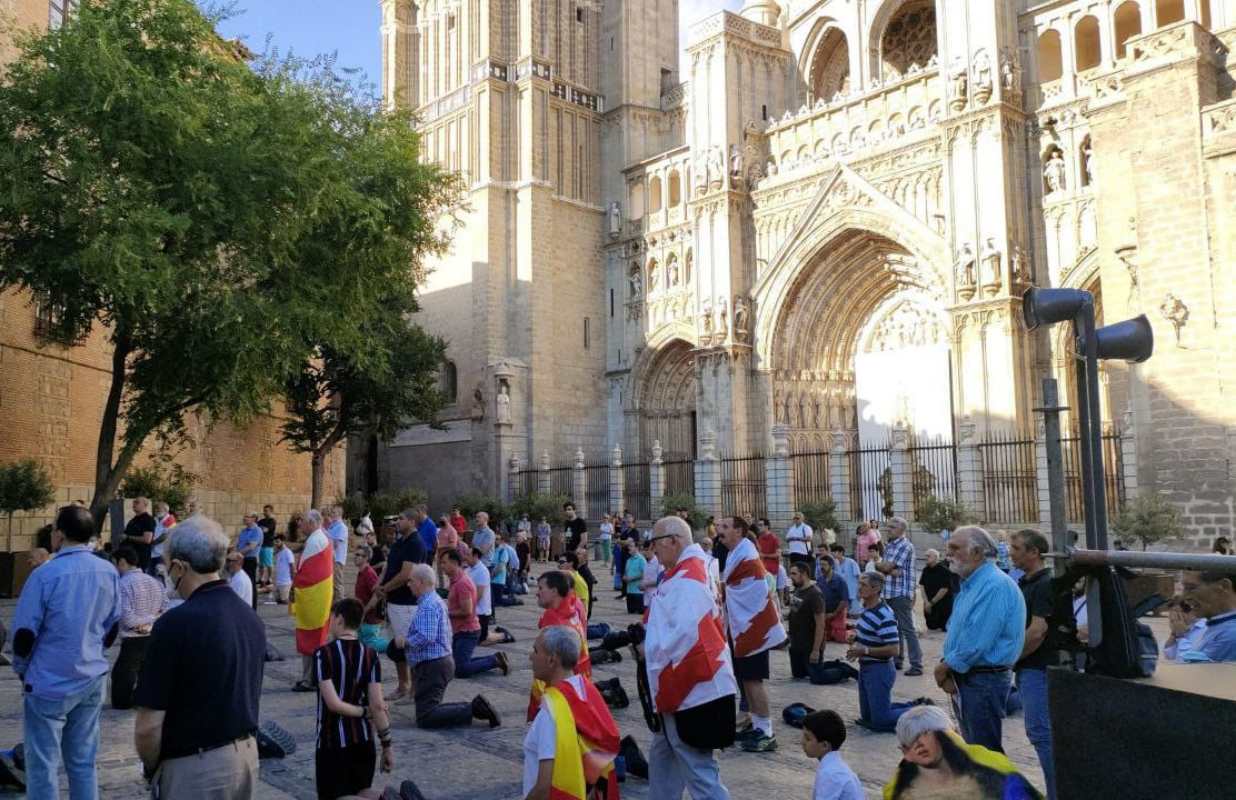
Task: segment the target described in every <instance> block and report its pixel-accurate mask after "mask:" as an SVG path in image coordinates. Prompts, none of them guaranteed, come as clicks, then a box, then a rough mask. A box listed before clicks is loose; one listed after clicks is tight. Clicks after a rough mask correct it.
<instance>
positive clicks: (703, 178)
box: [693, 153, 708, 193]
mask: <svg viewBox="0 0 1236 800" xmlns="http://www.w3.org/2000/svg"><path fill="white" fill-rule="evenodd" d="M693 177H694V178H695V191H696V192H697V193H698V192H703V191H704V190H705V189H706V188H707V187H708V158H707V157H706V156H705V155H704V154H703V153H700V154H699V155H697V156H696V157H695V174H694V175H693Z"/></svg>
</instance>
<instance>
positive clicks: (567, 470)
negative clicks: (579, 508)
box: [549, 467, 579, 503]
mask: <svg viewBox="0 0 1236 800" xmlns="http://www.w3.org/2000/svg"><path fill="white" fill-rule="evenodd" d="M574 484H575V469H574V467H554V468H553V469H551V470H549V493H550V494H561V495H566V496H567V497H568V498H569V499H570V500H571V502H574V503H578V502H579V499H578V498H576V497H574V494H575V486H574Z"/></svg>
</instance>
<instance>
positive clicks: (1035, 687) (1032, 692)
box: [1017, 669, 1056, 800]
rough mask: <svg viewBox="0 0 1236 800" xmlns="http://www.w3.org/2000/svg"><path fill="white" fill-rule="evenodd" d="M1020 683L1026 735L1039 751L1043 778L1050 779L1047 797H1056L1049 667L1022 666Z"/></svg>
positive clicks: (1018, 677) (1018, 683) (1053, 798)
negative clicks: (1048, 694)
mask: <svg viewBox="0 0 1236 800" xmlns="http://www.w3.org/2000/svg"><path fill="white" fill-rule="evenodd" d="M1017 685H1018V686H1019V687H1020V688H1021V701H1022V707H1023V708H1024V709H1025V712H1026V720H1025V722H1026V738H1027V739H1029V740H1030V744H1032V745H1034V750H1035V752H1036V753H1038V754H1039V765H1040V766H1041V767H1042V768H1043V780H1045V781H1047V798H1048V800H1055V798H1056V766H1055V764H1054V763H1053V762H1052V757H1051V715H1049V714H1048V713H1047V670H1045V669H1020V670H1018V671H1017Z"/></svg>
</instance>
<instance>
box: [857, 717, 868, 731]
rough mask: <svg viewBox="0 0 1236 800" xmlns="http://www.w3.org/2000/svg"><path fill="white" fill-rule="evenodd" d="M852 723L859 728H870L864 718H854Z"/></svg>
mask: <svg viewBox="0 0 1236 800" xmlns="http://www.w3.org/2000/svg"><path fill="white" fill-rule="evenodd" d="M854 724H855V725H857V726H858V727H860V728H866V729H867V730H871V723H870V722H868V721H867V720H865V719H856V720H854Z"/></svg>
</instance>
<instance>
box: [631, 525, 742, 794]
mask: <svg viewBox="0 0 1236 800" xmlns="http://www.w3.org/2000/svg"><path fill="white" fill-rule="evenodd" d="M652 547H653V551H654V552H655V553H656V556H657V560H658V561H659V562H660V563H661V565H662V566H663V567H664V568H665V577H664V578H663V579H662V581H661V583H660V585H659V586H657V588H656V590H655V595H654V597H655V602H653V603H652V608H651V610H650V612H649V615H648V628H647V632H646V638H645V640H644V644H643V652H644V658H645V660H646V665H647V670H648V684H649V689H650V693H651V695H652V702H653V706H654V708H655V711H656V713H657V714H658V715H659V720H660V726H661V731H660V732H659V733H658V735H657V736H656V738H655V739H654V740H653V744H652V749H651V751H650V753H649V758H648V762H649V782H650V786H651V792H650V793H649V796H651V797H656V798H659V800H660V799H664V800H679V798H681V797H682V793H683V790H690V792H691V797H692V798H694V800H728V798H729V796H730V793H729V791H728V790H727V789H726V788H725V786H723V785H722V784H721V774H720V768H719V766H718V764H717V759H716V754H715V752H714V751H715V750H716V749H717V748H722V747H728V746H730V745H731V744H733V742H734V721H735V713H736V709H735V695H736V694H737V692H738V685H737V683H736V682H735V680H734V669H733V666H732V665H731V663H730V654H729V648H728V647H727V646H726V643H725V635H724V634H723V633H722V631H721V622H720V618H719V613H718V611H717V607H716V603H715V602H714V600H713V594H712V590H711V589H710V588H709V584H708V570H707V567H706V566H705V560H704V553H703V551H702V550H701V549H700V548H699V546H698V545H696V544H694V543H693V542H692V537H691V528H690V526H689V525H687V523H686V522H684V521H683V520H682V519H680V518H678V517H665V518H663V519H661V520H659V521H658V522H657V524H656V525H655V526H654V527H653V532H652Z"/></svg>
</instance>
